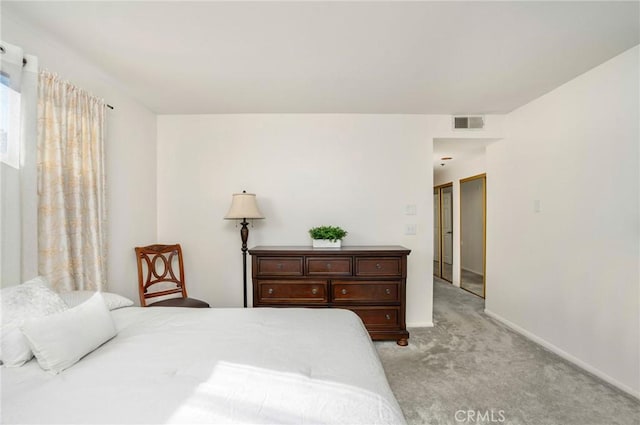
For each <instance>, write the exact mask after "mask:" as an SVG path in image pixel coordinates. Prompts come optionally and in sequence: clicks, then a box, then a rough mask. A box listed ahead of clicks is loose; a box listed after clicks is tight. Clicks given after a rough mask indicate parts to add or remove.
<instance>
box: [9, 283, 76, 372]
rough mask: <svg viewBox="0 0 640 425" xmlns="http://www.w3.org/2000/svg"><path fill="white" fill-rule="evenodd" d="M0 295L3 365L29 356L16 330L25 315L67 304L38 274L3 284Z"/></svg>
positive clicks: (58, 309)
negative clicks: (6, 285) (19, 281)
mask: <svg viewBox="0 0 640 425" xmlns="http://www.w3.org/2000/svg"><path fill="white" fill-rule="evenodd" d="M0 298H1V300H0V305H1V306H2V321H1V323H2V327H1V331H0V335H1V342H0V347H2V352H1V354H0V358H1V359H2V363H3V364H4V365H5V366H11V367H16V366H22V365H23V364H24V363H25V362H26V361H28V360H30V359H31V358H32V357H33V353H32V352H31V349H30V348H29V345H28V343H27V340H26V339H25V338H24V336H23V335H22V332H20V329H19V327H20V325H22V323H23V322H24V321H25V320H26V319H31V318H37V317H44V316H48V315H50V314H53V313H59V312H61V311H64V310H66V309H67V308H68V307H67V305H66V304H65V302H64V301H62V298H60V296H59V295H58V294H56V293H55V292H54V291H53V290H51V289H50V288H49V284H48V282H47V280H46V279H45V278H44V277H42V276H38V277H36V278H34V279H31V280H30V281H27V282H25V283H23V284H21V285H16V286H9V287H7V288H3V289H2V290H1V291H0Z"/></svg>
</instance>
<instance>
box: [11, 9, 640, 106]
mask: <svg viewBox="0 0 640 425" xmlns="http://www.w3.org/2000/svg"><path fill="white" fill-rule="evenodd" d="M1 7H2V12H3V13H2V15H3V18H4V17H5V16H7V15H8V16H9V17H10V19H11V17H13V19H14V20H17V21H22V22H24V23H27V24H33V25H34V26H36V27H38V28H40V29H43V30H44V31H46V32H48V33H50V34H51V35H53V36H54V37H56V38H58V39H59V40H60V41H61V42H63V43H64V44H66V45H68V46H70V47H71V48H73V49H75V50H76V51H78V52H79V53H80V54H82V55H83V56H85V57H86V58H88V59H89V60H90V61H92V62H94V63H95V64H97V65H98V66H100V67H102V68H103V69H104V70H105V71H106V72H108V73H109V74H111V75H112V76H113V77H115V78H117V79H118V80H120V81H121V82H122V84H123V85H124V86H125V87H126V88H127V89H128V90H129V92H130V93H131V95H132V96H133V97H134V98H136V99H138V100H139V101H141V102H142V103H143V104H145V105H146V106H148V107H149V108H150V109H151V110H152V111H154V112H156V113H160V114H195V113H250V112H266V113H268V112H274V113H275V112H294V113H306V112H318V113H326V112H332V113H442V114H449V113H451V114H460V113H462V114H464V113H505V112H509V111H511V110H513V109H514V108H516V107H518V106H521V105H523V104H525V103H527V102H529V101H531V100H533V99H535V98H536V97H539V96H541V95H542V94H544V93H546V92H548V91H550V90H552V89H553V88H555V87H557V86H559V85H561V84H562V83H564V82H566V81H569V80H570V79H572V78H574V77H575V76H577V75H579V74H581V73H584V72H585V71H587V70H589V69H590V68H592V67H594V66H596V65H598V64H600V63H602V62H604V61H606V60H607V59H609V58H611V57H613V56H615V55H617V54H619V53H621V52H622V51H624V50H627V49H629V48H631V47H632V46H634V45H636V44H638V43H639V42H640V29H639V27H640V26H639V20H638V15H639V13H640V12H639V3H638V2H637V1H634V2H610V1H609V2H592V1H586V2H580V1H573V2H548V1H546V2H517V1H516V2H514V1H512V2H480V1H472V2H416V1H414V2H398V1H390V2H381V1H377V2H362V1H360V2H340V1H329V2H306V1H303V2H292V1H289V2H270V1H258V2H244V1H230V2H211V1H209V2H207V1H200V2H186V1H169V2H154V1H86V2H60V1H46V2H35V1H25V2H9V1H3V2H2V4H1ZM6 41H8V42H12V40H6Z"/></svg>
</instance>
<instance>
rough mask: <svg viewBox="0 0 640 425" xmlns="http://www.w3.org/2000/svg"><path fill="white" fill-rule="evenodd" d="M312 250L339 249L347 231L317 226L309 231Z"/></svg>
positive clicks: (333, 227) (334, 227)
mask: <svg viewBox="0 0 640 425" xmlns="http://www.w3.org/2000/svg"><path fill="white" fill-rule="evenodd" d="M309 235H310V236H311V239H312V240H313V247H314V248H340V246H341V245H342V238H344V237H345V236H347V231H346V230H344V229H342V228H340V227H338V226H319V227H313V228H311V229H309Z"/></svg>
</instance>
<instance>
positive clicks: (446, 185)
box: [433, 181, 453, 284]
mask: <svg viewBox="0 0 640 425" xmlns="http://www.w3.org/2000/svg"><path fill="white" fill-rule="evenodd" d="M447 187H451V226H452V228H451V232H452V233H451V243H452V247H453V182H452V181H451V182H449V183H444V184H439V185H437V186H434V187H433V190H434V191H435V190H437V191H438V203H439V205H438V224H439V228H438V236H439V240H438V245H439V246H440V255H439V258H438V269H439V270H438V274H436V273H435V272H434V275H435V276H436V277H438V278H439V279H442V280H444V281H446V282H449V283H451V284H453V276H451V280H449V279H445V278H444V276H443V274H442V265H443V261H442V260H443V258H444V234H443V233H442V189H444V188H447ZM434 220H435V217H434ZM451 265H452V266H453V249H452V250H451Z"/></svg>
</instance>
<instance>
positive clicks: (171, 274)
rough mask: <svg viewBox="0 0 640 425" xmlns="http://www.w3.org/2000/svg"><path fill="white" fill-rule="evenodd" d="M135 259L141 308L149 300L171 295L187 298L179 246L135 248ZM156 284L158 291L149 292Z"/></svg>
mask: <svg viewBox="0 0 640 425" xmlns="http://www.w3.org/2000/svg"><path fill="white" fill-rule="evenodd" d="M136 257H137V259H138V290H139V293H140V305H141V306H142V307H146V306H147V299H149V298H155V297H161V296H167V295H172V294H181V296H182V298H186V297H187V288H186V287H185V282H184V265H183V263H182V248H181V247H180V244H175V245H149V246H142V247H136ZM176 271H177V273H176ZM157 284H160V285H159V287H158V288H159V289H158V290H154V291H152V290H150V287H151V286H153V285H157Z"/></svg>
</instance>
